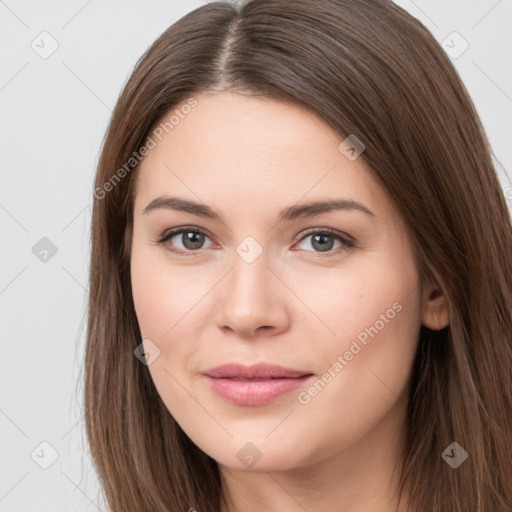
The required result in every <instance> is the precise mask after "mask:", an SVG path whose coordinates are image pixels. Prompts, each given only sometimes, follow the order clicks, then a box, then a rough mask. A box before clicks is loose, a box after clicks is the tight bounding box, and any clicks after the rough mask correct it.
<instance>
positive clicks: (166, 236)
mask: <svg viewBox="0 0 512 512" xmlns="http://www.w3.org/2000/svg"><path fill="white" fill-rule="evenodd" d="M182 233H196V234H202V235H205V236H206V237H208V238H210V237H209V236H208V234H207V233H205V232H204V231H203V230H201V229H198V228H188V227H181V228H176V229H173V230H171V231H165V232H164V233H162V234H161V235H160V236H159V237H158V239H157V240H155V242H156V243H157V244H160V245H162V246H163V247H164V248H165V249H166V250H167V251H169V252H171V253H174V254H178V255H180V256H185V257H187V256H195V255H196V254H197V253H199V252H200V251H202V250H203V249H197V250H195V251H182V250H177V249H174V248H173V247H171V246H170V245H169V244H167V243H166V242H167V241H168V240H170V239H171V238H173V237H174V236H175V235H178V234H182ZM314 234H318V235H329V236H331V237H332V238H337V239H338V240H339V241H340V242H341V243H342V244H343V245H344V246H345V247H338V249H336V250H330V251H327V252H326V253H321V252H316V254H317V255H318V256H320V257H321V258H325V257H327V258H329V257H332V256H337V255H339V254H340V253H343V252H345V251H348V250H349V249H351V248H355V247H356V246H357V245H356V242H355V240H354V239H353V238H352V237H350V238H349V237H348V236H347V235H345V236H343V235H342V234H341V233H339V232H338V231H336V230H334V229H330V228H325V229H316V228H315V229H310V230H308V231H307V232H305V233H303V234H302V236H301V237H299V238H297V239H296V240H295V241H294V245H295V243H298V242H302V240H304V239H305V238H307V237H308V236H310V235H314ZM306 252H315V251H306Z"/></svg>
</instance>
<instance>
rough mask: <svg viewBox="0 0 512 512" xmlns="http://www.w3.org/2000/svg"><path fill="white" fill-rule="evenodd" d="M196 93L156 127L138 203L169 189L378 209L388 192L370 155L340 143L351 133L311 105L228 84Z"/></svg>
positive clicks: (235, 199) (252, 206) (259, 202)
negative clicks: (353, 153)
mask: <svg viewBox="0 0 512 512" xmlns="http://www.w3.org/2000/svg"><path fill="white" fill-rule="evenodd" d="M194 100H195V104H194V106H193V107H191V108H183V105H186V104H188V103H190V102H188V103H187V102H183V103H182V104H181V105H177V106H176V107H175V108H174V109H173V112H174V113H175V114H176V115H174V116H173V122H172V124H171V123H168V124H167V125H164V124H161V125H160V130H159V131H158V132H157V134H158V136H154V135H152V138H153V140H154V141H155V143H156V144H155V146H154V147H153V149H151V150H150V151H149V154H148V155H147V156H146V157H145V158H144V160H143V161H142V163H141V165H140V167H139V169H138V171H137V173H138V176H137V184H136V195H135V198H136V202H135V204H136V209H137V210H141V209H143V208H144V207H145V206H146V204H147V203H148V202H149V201H150V200H152V199H154V198H155V197H156V196H159V195H163V194H169V195H174V196H176V195H182V196H185V197H189V198H192V197H194V196H195V199H196V200H197V199H200V200H204V201H206V202H208V203H209V204H210V203H211V202H212V201H214V202H215V204H216V205H218V206H219V209H221V210H222V205H223V204H225V205H227V204H235V203H236V204H237V205H239V206H241V207H243V208H244V209H245V210H254V211H256V210H258V211H259V212H260V213H261V210H262V207H263V206H267V207H270V206H271V205H272V204H274V203H275V205H276V208H279V207H282V206H286V205H289V204H290V202H292V203H295V202H298V201H300V200H301V198H304V199H316V198H320V197H322V198H325V197H326V196H332V197H338V196H342V197H345V198H348V199H354V200H356V199H357V200H358V201H361V202H366V203H367V204H368V205H369V207H370V208H371V207H372V206H373V208H372V209H379V204H378V203H379V202H383V201H386V200H387V198H386V197H385V191H384V190H383V189H382V187H380V186H379V184H378V183H377V182H376V181H375V179H374V178H373V176H372V174H371V172H370V170H369V168H368V167H367V166H366V164H365V163H364V160H363V159H362V158H357V159H356V160H354V161H350V160H349V159H348V158H347V157H346V156H345V154H343V152H342V151H340V149H339V145H340V143H341V142H342V141H343V137H341V136H340V135H338V134H337V133H336V132H335V131H334V130H332V129H331V128H330V127H329V126H328V125H327V124H326V123H325V122H324V121H323V120H322V119H321V118H319V117H318V116H316V115H314V114H313V113H311V112H309V111H308V110H306V109H304V108H302V107H300V106H298V105H295V104H293V103H288V102H281V101H276V100H274V99H265V98H255V97H250V96H246V95H240V94H235V93H228V92H223V93H216V94H201V95H197V96H195V97H194ZM173 112H171V113H169V114H168V115H167V116H165V117H164V120H163V123H165V122H166V121H168V120H169V119H170V118H171V115H172V113H173ZM153 133H154V131H153ZM143 203H144V204H143ZM370 205H371V206H370ZM380 206H381V207H385V206H386V205H384V204H382V205H380ZM387 206H389V203H388V204H387Z"/></svg>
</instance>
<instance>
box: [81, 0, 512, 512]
mask: <svg viewBox="0 0 512 512" xmlns="http://www.w3.org/2000/svg"><path fill="white" fill-rule="evenodd" d="M209 90H230V91H235V92H241V93H245V94H251V95H257V96H261V97H266V98H275V99H279V100H286V101H290V102H293V103H295V104H298V105H300V106H303V107H306V108H308V109H309V110H310V111H312V112H314V113H315V114H317V115H318V116H319V117H320V118H322V119H323V120H324V121H326V122H327V123H328V124H329V125H330V126H331V127H332V129H333V130H334V131H335V132H336V133H338V134H339V136H340V142H341V140H343V138H344V137H346V136H347V135H349V134H355V135H356V136H357V138H358V139H360V140H361V141H363V143H364V145H365V150H364V152H363V154H362V158H364V159H365V160H366V162H367V163H368V164H369V166H370V168H371V169H372V171H373V173H374V175H375V177H376V178H377V179H379V180H380V181H381V182H382V183H383V185H384V186H385V187H386V188H387V190H388V191H389V193H390V194H391V196H392V198H393V199H394V201H395V203H396V206H397V208H398V209H399V211H400V213H401V214H402V216H403V219H404V220H405V222H406V225H407V227H408V230H409V231H410V236H411V239H412V242H413V247H414V248H415V256H416V258H417V261H418V262H419V270H420V276H421V279H422V280H423V279H426V278H429V277H435V278H436V279H437V280H438V282H439V283H440V284H441V285H442V289H443V291H444V293H445V294H446V296H447V298H448V300H449V305H450V323H449V326H448V327H446V328H445V329H442V330H440V331H431V330H429V329H427V328H425V327H424V326H422V327H421V330H420V333H419V338H418V348H417V354H416V358H415V362H414V366H413V369H412V370H413V374H412V376H413V377H412V381H411V388H410V393H409V403H408V409H407V423H406V426H405V427H406V430H405V431H406V435H405V443H406V456H405V459H404V464H403V473H402V475H401V476H402V478H401V488H402V489H404V490H405V489H407V491H408V496H409V497H410V506H411V510H414V511H428V512H440V511H447V512H448V511H449V512H468V511H471V512H490V511H492V512H510V510H512V439H511V438H512V378H511V372H512V342H511V338H512V227H511V220H510V213H509V211H508V209H507V205H506V200H505V196H504V193H503V190H502V188H501V186H500V183H499V181H498V179H497V175H496V170H495V168H494V166H493V161H492V151H491V148H490V144H489V142H488V139H487V137H486V135H485V133H484V129H483V127H482V124H481V122H480V119H479V117H478V115H477V113H476V111H475V108H474V105H473V103H472V101H471V99H470V97H469V95H468V93H467V91H466V89H465V87H464V85H463V83H462V81H461V79H460V78H459V76H458V74H457V72H456V70H455V68H454V67H453V65H452V63H451V61H450V59H449V58H448V56H447V55H446V54H445V53H444V51H443V49H442V48H441V46H440V45H439V44H438V43H437V41H436V40H435V39H434V37H433V36H432V35H431V34H430V32H429V31H428V30H427V29H426V28H425V27H424V26H423V25H422V24H421V23H420V22H419V21H417V20H416V19H415V18H413V17H412V16H411V15H409V14H408V13H407V12H406V11H404V10H403V9H401V8H400V7H398V6H397V5H395V4H393V2H391V1H389V0H386V1H383V0H330V1H318V0H254V1H248V2H247V3H245V4H243V5H239V6H236V5H234V4H230V3H227V2H213V3H209V4H207V5H204V6H202V7H200V8H198V9H196V10H194V11H192V12H190V13H189V14H187V15H185V16H184V17H183V18H181V19H180V20H179V21H178V22H176V23H175V24H173V25H172V26H171V27H169V28H168V29H167V30H166V31H165V32H164V33H163V34H162V35H161V36H160V37H159V38H158V39H157V40H156V41H155V42H154V43H153V45H152V46H151V47H150V48H149V49H148V51H147V52H146V53H145V54H144V55H143V56H142V57H141V59H140V60H139V62H138V63H137V65H136V67H135V69H134V71H133V73H132V75H131V76H130V78H129V80H128V81H127V83H126V84H125V87H124V89H123V91H122V94H121V95H120V97H119V100H118V102H117V105H116V107H115V110H114V112H113V115H112V119H111V122H110V125H109V128H108V131H107V134H106V137H105V139H104V142H103V147H102V153H101V156H100V160H99V164H98V169H97V174H96V180H95V185H94V186H95V192H94V199H93V201H94V203H93V216H92V234H91V244H92V248H91V262H90V265H91V266H90V282H89V304H88V307H89V310H88V322H87V327H88V332H87V346H86V356H85V380H84V383H85V413H86V434H87V440H88V442H89V444H90V448H91V455H92V457H93V461H94V464H95V466H96V468H97V472H98V475H99V481H100V484H101V486H102V489H103V490H104V493H105V496H106V499H107V501H108V504H109V506H110V509H111V510H112V511H113V512H128V511H136V512H143V511H148V512H150V511H151V512H164V511H165V512H170V511H178V510H179V511H182V510H189V509H190V508H195V509H196V510H197V511H199V512H207V511H208V512H218V510H219V507H220V503H221V499H222V493H221V476H220V473H219V469H218V465H217V463H216V462H215V460H213V459H212V458H211V457H209V456H208V455H206V454H205V453H204V452H202V451H201V450H200V449H199V448H198V447H197V446H196V445H195V444H194V443H193V442H192V441H191V440H190V439H189V438H188V436H187V435H186V434H185V433H184V432H183V431H182V430H181V428H180V427H179V425H178V424H177V423H176V422H175V420H174V419H173V417H172V415H171V414H170V413H169V411H168V410H167V408H166V407H165V405H164V404H163V402H162V400H161V398H160V397H159V395H158V393H157V391H156V388H155V386H154V384H153V382H152V380H151V377H150V374H149V372H148V368H147V366H145V365H144V364H141V362H140V361H139V359H138V358H137V357H135V356H134V350H135V349H136V347H137V346H138V345H140V343H141V341H142V339H141V334H140V331H139V327H138V323H137V319H136V315H135V311H134V306H133V302H132V294H131V285H130V248H131V233H132V216H133V199H134V197H133V191H134V186H133V185H134V178H135V176H136V172H137V166H138V162H139V161H140V158H139V156H140V153H143V152H142V151H141V148H142V147H143V146H147V145H149V140H150V138H151V139H152V140H153V141H154V137H152V133H154V130H153V129H154V127H155V126H157V125H158V123H159V122H160V121H161V120H162V118H163V116H165V115H166V114H168V113H170V112H171V111H172V110H173V109H174V108H176V106H177V105H180V104H182V103H183V102H185V104H186V103H187V102H189V103H190V100H191V98H194V95H198V94H199V93H201V92H205V91H209ZM152 130H153V131H152ZM148 137H149V138H148ZM134 155H136V156H134ZM121 169H124V172H123V171H121ZM454 441H456V442H457V443H459V444H460V445H461V446H462V447H463V448H464V449H465V450H466V451H467V452H468V454H469V456H468V459H467V460H466V461H465V462H464V463H463V464H462V465H460V466H459V467H458V468H457V469H453V468H452V467H450V465H448V464H447V463H446V462H445V460H443V458H442V457H441V454H442V452H443V451H444V450H445V449H446V448H447V447H448V446H449V445H450V444H451V443H452V442H454Z"/></svg>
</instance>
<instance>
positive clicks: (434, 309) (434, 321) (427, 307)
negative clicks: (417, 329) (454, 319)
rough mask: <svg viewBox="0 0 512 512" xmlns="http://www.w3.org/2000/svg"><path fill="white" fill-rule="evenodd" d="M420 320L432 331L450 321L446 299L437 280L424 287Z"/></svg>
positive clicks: (441, 327) (443, 326) (437, 329)
mask: <svg viewBox="0 0 512 512" xmlns="http://www.w3.org/2000/svg"><path fill="white" fill-rule="evenodd" d="M421 320H422V324H423V325H424V326H425V327H428V328H429V329H431V330H432V331H439V330H440V329H443V328H445V327H446V326H447V325H448V324H449V323H450V313H449V308H448V299H447V298H446V296H445V295H444V293H443V291H442V289H441V287H440V286H439V284H438V283H437V282H434V283H432V282H431V283H429V284H428V285H427V286H426V287H425V290H424V294H423V311H422V315H421Z"/></svg>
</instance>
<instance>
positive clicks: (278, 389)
mask: <svg viewBox="0 0 512 512" xmlns="http://www.w3.org/2000/svg"><path fill="white" fill-rule="evenodd" d="M205 377H206V379H207V380H208V383H209V385H210V387H211V389H212V390H213V391H215V393H217V394H218V395H220V396H221V397H223V398H224V399H226V400H227V401H228V402H231V403H233V404H236V405H265V404H268V403H270V402H272V401H273V400H275V399H276V398H278V397H279V396H282V395H284V394H286V393H290V392H291V391H293V390H295V389H297V388H299V387H301V386H303V385H304V383H305V382H306V381H308V380H309V379H311V377H313V375H304V376H303V377H294V378H282V379H268V380H236V379H220V378H213V377H209V376H208V375H205Z"/></svg>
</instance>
